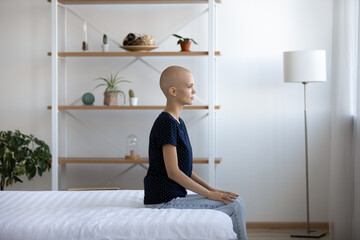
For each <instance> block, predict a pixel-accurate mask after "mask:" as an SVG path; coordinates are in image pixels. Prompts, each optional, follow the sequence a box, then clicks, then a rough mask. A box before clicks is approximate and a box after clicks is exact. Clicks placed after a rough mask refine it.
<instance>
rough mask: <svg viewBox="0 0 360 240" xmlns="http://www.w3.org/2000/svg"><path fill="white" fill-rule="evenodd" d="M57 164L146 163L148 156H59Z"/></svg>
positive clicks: (201, 161) (198, 161) (196, 161)
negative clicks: (136, 157) (138, 157)
mask: <svg viewBox="0 0 360 240" xmlns="http://www.w3.org/2000/svg"><path fill="white" fill-rule="evenodd" d="M221 161H222V159H221V158H216V159H215V164H220V163H221ZM58 162H59V164H96V163H98V164H148V163H149V159H148V158H140V159H137V160H131V159H125V158H59V160H58ZM193 163H194V164H208V163H209V160H208V159H206V158H194V159H193Z"/></svg>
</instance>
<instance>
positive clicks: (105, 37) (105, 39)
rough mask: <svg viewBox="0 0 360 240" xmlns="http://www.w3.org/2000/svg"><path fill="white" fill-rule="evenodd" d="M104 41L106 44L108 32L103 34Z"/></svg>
mask: <svg viewBox="0 0 360 240" xmlns="http://www.w3.org/2000/svg"><path fill="white" fill-rule="evenodd" d="M103 43H104V45H106V44H107V36H106V34H104V36H103Z"/></svg>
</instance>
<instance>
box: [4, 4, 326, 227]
mask: <svg viewBox="0 0 360 240" xmlns="http://www.w3.org/2000/svg"><path fill="white" fill-rule="evenodd" d="M179 8H181V10H182V11H179V10H178V9H179ZM71 9H73V10H74V11H75V12H76V13H77V14H79V15H80V16H82V17H84V18H85V19H87V20H88V21H89V22H90V23H92V24H94V25H96V26H97V27H98V28H99V29H102V30H103V31H104V32H106V33H107V34H108V35H109V37H111V38H113V39H116V40H117V41H118V42H121V41H122V39H123V38H124V36H125V35H126V34H127V33H128V32H137V33H148V34H152V35H153V36H154V38H155V39H156V40H157V41H160V40H162V39H164V38H165V40H164V42H163V43H162V44H161V45H160V48H159V51H161V50H163V51H166V50H177V46H176V39H175V38H173V37H169V38H166V36H168V35H170V34H171V33H175V32H174V31H175V29H176V28H177V27H179V26H180V25H181V23H182V21H184V19H185V20H186V19H188V18H191V16H194V15H197V14H199V13H201V12H203V11H204V10H205V9H206V6H203V5H195V6H186V5H172V6H168V5H156V6H136V5H135V6H133V5H131V6H80V7H79V6H73V7H71ZM61 15H62V14H61ZM206 20H207V14H202V15H201V16H200V17H199V18H197V19H196V20H194V21H192V22H191V23H192V24H191V25H187V26H186V27H183V28H181V29H179V30H178V31H176V33H179V34H183V35H190V36H192V37H193V38H194V39H196V40H197V41H198V42H199V45H198V46H192V47H193V50H206V48H207V38H206V34H207V27H206V26H207V25H206ZM50 22H51V16H50V4H49V3H47V2H46V1H43V0H33V1H26V0H12V1H10V0H7V1H1V2H0V29H1V37H0V39H1V45H0V53H1V55H0V97H1V101H0V112H1V115H0V129H1V130H8V129H9V130H14V129H20V130H21V131H23V132H25V133H33V134H34V135H35V136H37V137H39V138H42V139H44V140H45V141H46V142H47V143H48V144H49V145H50V143H51V134H50V132H51V118H50V112H49V111H48V110H46V106H47V105H50V104H51V94H50V91H51V79H50V77H51V75H50V74H51V63H50V58H49V57H47V56H46V53H47V52H48V51H49V50H50V47H51V46H50V44H51V42H50V41H51V37H50V30H51V24H50ZM331 27H332V3H331V1H328V0H316V1H314V0H291V1H286V0H273V1H267V0H252V1H235V0H233V1H231V0H225V1H223V4H221V5H220V6H219V7H218V32H217V33H218V50H221V52H222V56H221V57H219V58H218V60H217V65H218V71H217V76H218V83H217V86H218V91H217V104H219V105H221V110H220V111H218V112H217V126H218V128H217V143H218V146H217V155H218V156H219V157H222V158H223V162H222V164H221V165H219V166H218V167H217V179H218V187H219V188H223V189H228V190H231V191H234V192H237V193H239V194H240V195H241V196H242V197H243V199H244V200H245V204H246V208H247V220H248V221H305V219H306V218H305V213H306V212H305V166H304V132H303V88H302V85H301V84H285V83H283V77H282V52H283V51H287V50H302V49H325V50H327V53H328V66H330V64H329V63H330V60H331V51H330V50H331ZM81 29H82V22H81V21H79V20H78V19H77V18H75V17H74V16H73V15H72V14H68V41H67V43H68V45H67V48H68V50H69V51H79V50H80V46H81V41H82V39H81V33H82V32H81ZM101 39H102V36H101V34H100V33H98V32H96V31H94V30H93V29H92V28H91V27H89V48H90V49H89V50H90V51H99V50H100V44H101ZM111 44H112V45H111V49H112V50H113V51H118V50H119V49H118V47H117V46H115V44H113V43H111ZM132 60H133V58H95V59H94V58H90V59H89V58H88V59H86V58H80V59H79V58H71V59H69V58H68V59H67V60H66V62H64V61H63V60H62V62H61V68H62V67H63V66H64V64H66V65H67V73H68V74H67V83H68V88H67V89H68V99H67V104H71V103H75V104H80V102H79V99H80V97H81V95H82V94H83V93H84V92H86V91H92V92H93V93H94V94H95V97H96V102H95V104H98V105H99V104H102V89H96V90H93V87H94V86H95V85H96V82H95V81H94V79H95V78H97V77H100V76H102V75H106V74H108V73H110V72H117V71H119V70H122V71H121V73H120V75H121V76H124V77H125V78H128V79H130V80H131V81H132V84H131V85H124V86H123V87H124V90H125V91H127V90H128V89H129V88H130V87H131V88H133V89H134V90H135V93H136V94H137V95H138V96H139V97H140V100H139V101H140V104H145V105H152V104H163V102H164V98H163V97H162V95H161V92H160V91H159V89H158V83H157V82H158V78H159V73H158V72H156V71H154V70H152V69H151V68H149V67H148V66H147V65H145V64H144V63H142V62H140V61H137V62H135V63H134V64H132V65H131V66H129V67H126V66H127V64H128V63H129V62H130V61H132ZM144 60H145V61H146V62H148V63H151V64H152V65H153V66H154V67H155V68H156V69H158V71H161V70H163V69H164V68H165V67H166V66H168V65H172V64H177V65H182V66H185V67H187V68H189V69H190V70H192V71H193V73H194V76H195V81H196V88H197V100H196V101H195V104H201V101H202V100H203V101H207V83H206V79H207V72H206V67H207V59H206V58H202V57H199V58H186V57H182V58H174V57H169V58H159V57H152V58H144ZM123 68H125V69H123ZM328 69H329V70H330V68H328ZM329 70H328V74H329V81H328V82H327V83H324V84H309V85H308V121H309V126H308V128H309V147H310V149H309V154H310V191H311V192H310V203H311V220H312V221H327V212H328V211H327V209H328V191H329V187H328V176H329V157H330V156H329V149H330V144H329V138H330V127H329V125H330V88H331V82H330V77H331V76H330V71H329ZM61 89H63V88H61ZM14 94H16V95H14ZM60 101H61V102H60V104H62V103H64V102H65V100H64V99H60ZM159 112H160V111H135V112H134V111H120V112H115V111H104V112H97V111H90V112H83V111H72V112H71V115H72V116H73V117H68V118H67V119H68V125H67V126H68V138H67V139H68V155H69V156H74V157H80V156H83V157H86V156H88V157H91V156H93V157H101V156H108V157H116V156H123V155H124V153H125V140H126V136H128V135H129V134H132V133H134V134H135V135H137V136H138V137H139V139H140V154H141V155H142V156H147V144H148V134H149V131H150V128H151V125H152V122H153V120H154V119H155V118H156V116H157V115H158V114H159ZM204 114H205V112H194V111H184V113H183V116H182V117H183V119H184V120H185V121H186V123H187V127H188V131H189V134H190V138H191V141H192V145H193V150H194V156H196V157H205V156H206V152H207V143H206V139H207V133H206V130H207V119H206V117H205V116H204ZM63 117H64V114H61V119H63ZM76 119H79V120H80V122H78V121H77V120H76ZM86 126H88V127H86ZM94 131H95V133H94ZM97 134H98V135H97ZM99 135H101V136H104V137H105V138H108V139H109V141H110V142H112V144H113V145H114V146H115V147H112V146H111V145H110V144H109V143H108V142H106V141H104V140H103V139H102V138H98V136H99ZM60 149H61V150H62V151H63V145H62V146H60ZM62 154H63V152H62ZM125 168H126V166H118V165H116V166H114V165H112V166H109V165H107V166H105V165H98V166H71V167H68V183H69V185H70V186H74V187H75V186H99V185H100V186H101V185H107V184H109V185H116V186H120V187H121V188H123V189H125V188H130V189H136V188H142V179H143V177H144V176H145V173H146V172H145V171H144V170H143V169H142V168H140V167H136V168H134V169H132V170H131V171H130V172H128V173H126V174H125V175H124V176H121V177H119V178H116V175H117V174H118V173H119V172H120V171H122V170H124V169H125ZM195 170H196V171H197V172H198V173H199V174H200V175H201V176H202V177H204V179H207V178H208V177H207V173H208V170H207V167H206V166H196V167H195ZM50 188H51V175H50V173H48V174H46V175H45V176H43V177H41V178H39V177H36V178H35V180H33V181H31V182H27V181H25V183H22V184H16V185H14V186H12V187H10V188H8V189H9V190H47V189H50Z"/></svg>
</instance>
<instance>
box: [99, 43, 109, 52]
mask: <svg viewBox="0 0 360 240" xmlns="http://www.w3.org/2000/svg"><path fill="white" fill-rule="evenodd" d="M101 47H102V51H103V52H108V51H109V48H110V45H109V44H103V45H101Z"/></svg>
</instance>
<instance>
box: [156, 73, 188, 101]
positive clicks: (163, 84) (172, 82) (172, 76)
mask: <svg viewBox="0 0 360 240" xmlns="http://www.w3.org/2000/svg"><path fill="white" fill-rule="evenodd" d="M189 74H190V75H191V72H190V71H189V70H187V69H186V68H183V67H179V66H170V67H168V68H166V69H165V70H164V71H163V72H162V74H161V76H160V88H161V90H162V92H163V93H164V94H165V96H166V97H168V96H169V94H170V93H169V89H170V88H171V87H175V88H176V87H177V86H179V84H181V83H182V82H183V81H184V79H186V78H187V77H188V76H189Z"/></svg>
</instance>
